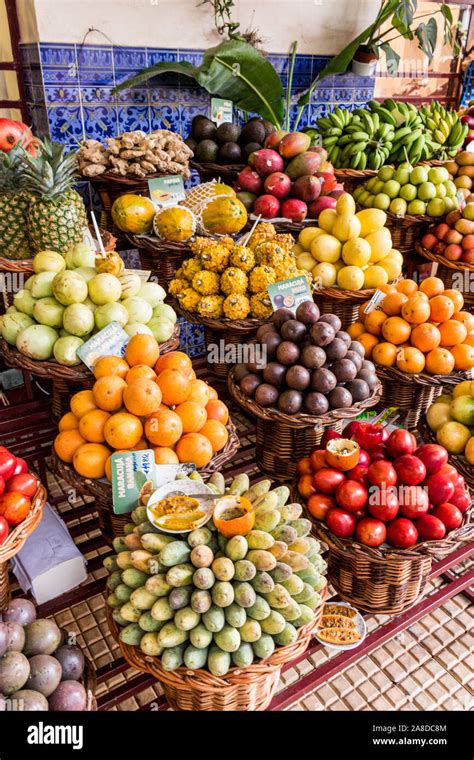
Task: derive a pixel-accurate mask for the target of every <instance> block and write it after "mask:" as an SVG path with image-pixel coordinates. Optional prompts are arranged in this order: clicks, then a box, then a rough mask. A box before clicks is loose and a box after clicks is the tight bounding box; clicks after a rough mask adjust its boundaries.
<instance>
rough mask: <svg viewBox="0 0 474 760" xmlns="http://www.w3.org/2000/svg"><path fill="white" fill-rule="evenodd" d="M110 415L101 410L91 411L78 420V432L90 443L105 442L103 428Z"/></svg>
mask: <svg viewBox="0 0 474 760" xmlns="http://www.w3.org/2000/svg"><path fill="white" fill-rule="evenodd" d="M109 417H110V414H109V413H108V412H104V411H103V410H102V409H92V410H91V411H90V412H87V414H85V415H84V416H83V417H81V419H80V420H79V432H80V434H81V435H82V437H83V438H85V439H86V441H89V442H90V443H103V442H104V441H105V436H104V427H105V423H106V422H107V420H108V419H109Z"/></svg>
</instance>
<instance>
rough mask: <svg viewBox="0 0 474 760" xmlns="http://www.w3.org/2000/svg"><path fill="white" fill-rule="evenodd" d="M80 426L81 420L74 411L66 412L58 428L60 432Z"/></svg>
mask: <svg viewBox="0 0 474 760" xmlns="http://www.w3.org/2000/svg"><path fill="white" fill-rule="evenodd" d="M78 427H79V420H78V419H77V417H76V416H75V415H74V414H73V413H72V412H66V414H63V416H62V417H61V419H60V420H59V424H58V430H59V432H60V433H62V432H64V430H77V429H78Z"/></svg>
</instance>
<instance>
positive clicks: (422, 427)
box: [418, 414, 474, 490]
mask: <svg viewBox="0 0 474 760" xmlns="http://www.w3.org/2000/svg"><path fill="white" fill-rule="evenodd" d="M418 432H419V434H420V436H421V438H422V439H423V441H424V443H438V441H437V439H436V434H435V433H433V431H432V430H431V428H430V426H429V425H428V423H427V421H426V416H425V415H424V414H422V415H420V419H419V422H418ZM449 463H450V464H452V465H453V466H454V467H455V468H456V470H458V472H460V473H461V475H462V476H463V478H464V480H465V481H466V483H467V485H468V486H469V488H470V489H471V490H472V489H474V467H473V465H472V464H469V462H468V461H467V459H466V457H465V456H463V455H462V454H450V455H449Z"/></svg>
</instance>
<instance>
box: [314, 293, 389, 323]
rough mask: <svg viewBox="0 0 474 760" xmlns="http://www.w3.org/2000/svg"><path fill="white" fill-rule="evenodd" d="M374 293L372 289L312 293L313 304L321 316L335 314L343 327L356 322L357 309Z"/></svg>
mask: <svg viewBox="0 0 474 760" xmlns="http://www.w3.org/2000/svg"><path fill="white" fill-rule="evenodd" d="M374 293H375V289H374V288H370V289H366V290H342V289H341V288H318V289H317V290H315V291H314V292H313V299H314V302H315V303H316V304H317V306H319V310H320V312H321V314H336V316H338V317H339V319H340V320H341V322H342V325H343V327H346V326H349V325H351V324H352V323H353V322H356V321H357V318H358V316H359V309H360V307H361V305H362V304H363V303H364V301H368V300H369V299H370V298H372V296H373V294H374Z"/></svg>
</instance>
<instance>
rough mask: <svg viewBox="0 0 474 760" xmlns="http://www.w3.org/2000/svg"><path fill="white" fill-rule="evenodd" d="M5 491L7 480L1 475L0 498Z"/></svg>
mask: <svg viewBox="0 0 474 760" xmlns="http://www.w3.org/2000/svg"><path fill="white" fill-rule="evenodd" d="M4 491H5V478H3V477H2V476H1V475H0V496H1V495H2V493H4Z"/></svg>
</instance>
